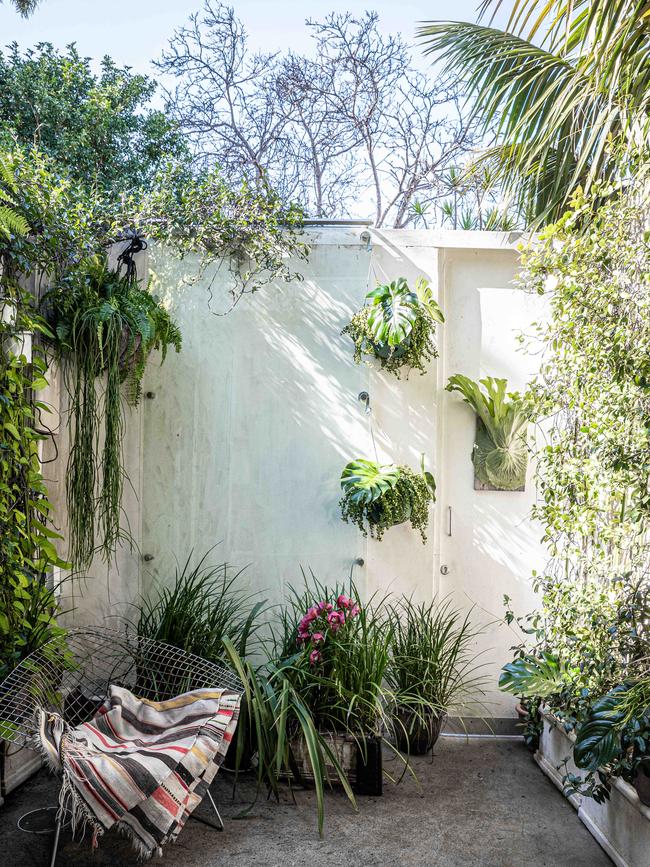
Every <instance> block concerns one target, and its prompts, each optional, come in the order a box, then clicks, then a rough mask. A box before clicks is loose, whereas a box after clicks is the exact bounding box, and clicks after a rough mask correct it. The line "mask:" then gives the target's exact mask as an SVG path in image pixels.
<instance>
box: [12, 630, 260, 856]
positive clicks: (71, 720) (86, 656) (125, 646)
mask: <svg viewBox="0 0 650 867" xmlns="http://www.w3.org/2000/svg"><path fill="white" fill-rule="evenodd" d="M111 685H118V686H123V687H126V688H127V689H129V690H130V691H131V692H133V693H134V695H136V696H138V698H143V699H148V700H150V701H165V700H167V699H171V698H175V697H176V696H178V695H181V694H182V693H184V692H190V691H191V690H195V689H207V688H217V687H218V688H224V689H229V690H233V691H235V692H238V693H242V692H243V685H242V682H241V680H240V679H239V678H238V677H237V675H236V674H234V673H233V671H232V670H231V669H230V668H228V667H227V666H226V665H223V664H220V663H217V662H212V661H210V660H207V659H203V658H202V657H200V656H197V655H196V654H193V653H188V652H187V651H184V650H181V649H180V648H178V647H174V646H172V645H171V644H167V643H165V642H163V641H157V640H155V639H150V638H139V637H138V636H129V635H125V634H123V633H120V632H118V631H117V630H113V629H109V628H106V627H99V626H92V627H80V628H74V629H71V630H69V631H68V632H67V633H65V634H63V635H60V636H57V637H55V638H53V639H51V640H50V641H48V642H47V643H46V644H44V645H43V646H42V647H41V648H39V649H38V650H36V651H34V652H33V653H31V654H30V655H29V656H27V657H26V658H25V659H24V660H22V662H21V663H20V664H19V665H18V666H17V667H16V668H15V669H14V670H13V671H12V672H11V673H10V674H9V675H8V676H7V677H6V678H5V680H4V681H3V682H2V683H1V684H0V737H2V738H4V740H6V741H8V742H10V743H16V744H20V745H21V746H26V747H30V748H32V749H34V748H36V749H39V744H38V740H37V736H36V733H37V726H36V720H37V713H38V711H39V710H46V711H51V712H54V713H57V714H59V715H60V716H61V717H62V718H63V719H64V721H65V722H66V723H67V725H69V726H70V727H74V726H77V725H80V724H81V723H84V722H88V721H89V720H90V719H92V718H93V717H94V715H95V714H96V712H97V711H98V710H99V708H100V707H101V706H102V705H103V704H104V702H105V701H106V699H107V698H108V695H109V688H110V686H111ZM207 794H208V798H209V800H210V802H211V804H212V807H213V809H214V812H215V814H216V816H217V819H218V822H219V825H214V824H212V823H211V822H207V820H205V819H201V820H200V821H203V822H204V823H206V824H209V825H211V827H214V828H216V829H217V830H223V821H222V819H221V815H220V814H219V810H218V809H217V805H216V804H215V802H214V800H213V798H212V795H211V794H210V792H209V791H208V793H207ZM61 818H62V817H61V811H59V815H58V816H57V825H56V829H55V835H54V846H53V850H52V858H51V861H50V867H54V864H55V861H56V853H57V848H58V844H59V836H60V831H61ZM196 818H199V817H196Z"/></svg>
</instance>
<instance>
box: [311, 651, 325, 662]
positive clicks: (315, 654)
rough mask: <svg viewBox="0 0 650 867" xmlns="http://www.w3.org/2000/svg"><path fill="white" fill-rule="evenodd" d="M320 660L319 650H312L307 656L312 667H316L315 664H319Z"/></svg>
mask: <svg viewBox="0 0 650 867" xmlns="http://www.w3.org/2000/svg"><path fill="white" fill-rule="evenodd" d="M322 658H323V657H322V656H321V652H320V650H312V652H311V653H310V654H309V661H310V662H311V664H312V665H316V664H317V663H319V662H320V661H321V659H322Z"/></svg>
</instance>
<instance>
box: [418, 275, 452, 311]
mask: <svg viewBox="0 0 650 867" xmlns="http://www.w3.org/2000/svg"><path fill="white" fill-rule="evenodd" d="M415 294H416V295H417V297H418V301H419V303H420V307H422V308H423V309H424V310H425V311H426V312H427V313H428V315H429V316H430V317H431V319H433V321H434V322H444V321H445V317H444V316H443V313H442V310H441V309H440V305H439V304H438V302H437V301H436V300H435V298H434V297H433V292H432V291H431V284H430V283H429V281H428V280H426V279H425V278H424V277H418V279H417V281H416V283H415Z"/></svg>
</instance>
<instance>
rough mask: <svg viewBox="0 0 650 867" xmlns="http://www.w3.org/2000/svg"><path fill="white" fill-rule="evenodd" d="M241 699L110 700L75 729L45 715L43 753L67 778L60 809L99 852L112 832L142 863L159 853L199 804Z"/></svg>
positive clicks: (123, 694) (118, 696) (118, 691)
mask: <svg viewBox="0 0 650 867" xmlns="http://www.w3.org/2000/svg"><path fill="white" fill-rule="evenodd" d="M239 702H240V696H239V695H238V694H237V693H234V692H231V691H226V690H211V689H201V690H195V691H193V692H188V693H185V694H184V695H180V696H178V697H177V698H174V699H171V700H170V701H162V702H152V701H148V700H144V699H139V698H137V697H136V696H134V695H133V694H132V693H130V692H129V691H128V690H127V689H124V688H123V687H118V686H111V687H110V694H109V697H108V699H107V701H106V703H105V705H104V706H103V707H102V708H101V710H100V711H99V712H98V714H97V715H96V716H95V718H94V719H93V720H91V722H87V723H84V724H83V725H79V726H77V727H75V728H73V729H70V728H68V727H67V726H66V724H65V722H64V721H63V719H62V718H61V717H60V716H59V715H58V714H54V713H48V712H44V711H41V712H40V713H39V720H38V722H39V735H40V743H41V748H42V751H43V753H44V754H45V756H46V758H47V759H48V761H49V763H50V765H51V766H53V767H54V768H55V769H56V770H59V771H62V773H63V787H62V790H61V807H62V808H65V809H67V810H69V811H70V812H71V814H72V824H73V830H74V829H75V828H76V826H77V825H80V826H81V827H82V828H83V827H85V826H88V825H89V826H90V827H91V828H92V831H93V846H96V845H97V840H98V837H99V836H100V835H101V834H103V833H104V831H105V830H108V829H109V828H112V827H117V828H118V829H119V830H121V831H123V832H125V833H126V834H127V835H128V836H129V837H130V838H131V840H132V841H133V844H134V846H135V848H136V849H137V850H138V852H139V853H140V854H141V855H142V856H144V857H150V856H151V855H153V854H154V853H156V852H157V853H159V854H161V847H162V846H163V845H164V844H165V843H167V842H169V841H173V840H175V839H176V837H177V836H178V834H179V833H180V831H181V829H182V828H183V826H184V824H185V822H186V821H187V819H188V817H189V816H190V814H191V813H192V811H193V810H194V809H195V807H196V806H197V805H198V804H199V803H200V802H201V800H202V798H203V796H204V795H205V793H206V791H207V789H208V786H209V785H210V783H211V782H212V780H213V779H214V777H215V775H216V773H217V771H218V770H219V766H220V764H221V762H222V760H223V758H224V756H225V754H226V751H227V749H228V745H229V743H230V741H231V740H232V736H233V733H234V731H235V728H236V726H237V717H238V714H239Z"/></svg>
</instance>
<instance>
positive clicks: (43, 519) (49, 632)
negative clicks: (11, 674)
mask: <svg viewBox="0 0 650 867" xmlns="http://www.w3.org/2000/svg"><path fill="white" fill-rule="evenodd" d="M0 177H1V179H2V190H1V191H0V198H1V199H2V200H3V201H4V204H3V207H2V211H1V212H0V313H1V315H0V680H1V679H2V678H3V677H4V676H5V675H6V674H7V672H8V671H10V670H11V669H12V668H13V667H14V666H15V665H16V664H17V663H18V662H19V661H20V660H21V659H22V658H23V657H24V656H26V655H27V654H28V653H30V652H31V651H32V650H34V649H35V648H36V647H38V646H40V645H41V644H43V643H44V642H45V641H47V640H48V639H49V638H50V637H52V636H53V635H54V634H55V633H57V632H58V631H59V630H58V627H57V625H56V620H55V615H56V611H57V602H56V597H55V594H54V590H53V587H52V585H51V581H50V580H49V579H50V574H51V571H52V569H53V567H65V566H66V565H67V564H66V563H64V561H63V560H62V559H61V558H60V557H59V555H58V552H57V549H56V542H57V540H58V539H60V538H61V537H60V536H59V535H58V534H57V533H56V532H55V531H54V530H53V529H52V525H51V522H50V519H51V513H52V506H51V503H50V502H49V500H48V497H47V490H46V486H45V482H44V480H43V475H42V472H41V466H40V461H39V443H40V441H41V440H42V439H43V436H42V434H40V433H39V432H38V425H37V417H38V416H39V415H40V413H42V412H45V411H47V407H46V406H45V405H44V404H42V403H41V402H39V400H38V391H39V390H40V389H42V388H43V387H45V386H46V385H47V380H46V378H45V375H46V370H47V366H46V363H45V359H44V357H43V355H42V354H41V353H39V352H38V350H37V349H36V350H34V351H31V346H30V344H31V337H32V335H35V334H39V333H40V334H47V333H48V329H47V327H46V326H45V323H44V322H43V321H42V319H41V318H40V317H39V316H38V315H37V314H36V312H35V311H34V306H33V301H32V299H31V297H30V296H29V295H28V294H26V293H25V292H24V290H23V289H22V288H21V285H20V281H19V280H18V274H17V271H16V268H15V260H14V255H15V254H16V253H17V250H18V248H19V247H20V239H21V238H24V237H25V236H26V235H27V233H28V231H29V226H28V224H27V222H26V220H25V218H24V216H23V215H22V213H21V212H20V208H19V207H17V206H16V204H15V201H14V199H15V197H16V192H17V191H16V189H15V187H14V183H13V180H12V178H11V176H10V173H9V172H8V169H7V163H6V161H4V160H2V159H1V158H0Z"/></svg>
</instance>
